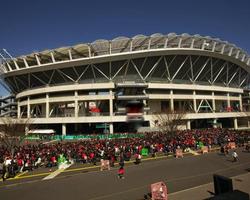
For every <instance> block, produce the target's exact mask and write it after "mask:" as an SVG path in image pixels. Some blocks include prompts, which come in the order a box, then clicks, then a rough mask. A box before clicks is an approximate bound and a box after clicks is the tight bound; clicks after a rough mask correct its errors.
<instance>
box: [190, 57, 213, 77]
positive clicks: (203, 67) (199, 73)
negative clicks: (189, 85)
mask: <svg viewBox="0 0 250 200" xmlns="http://www.w3.org/2000/svg"><path fill="white" fill-rule="evenodd" d="M209 60H210V58H208V59H207V60H206V62H205V64H204V65H203V66H202V68H201V70H200V71H199V72H198V74H197V76H196V77H195V79H194V81H193V82H195V81H196V80H197V79H198V78H199V76H200V75H201V73H202V72H203V70H204V69H205V67H206V66H207V64H208V62H209Z"/></svg>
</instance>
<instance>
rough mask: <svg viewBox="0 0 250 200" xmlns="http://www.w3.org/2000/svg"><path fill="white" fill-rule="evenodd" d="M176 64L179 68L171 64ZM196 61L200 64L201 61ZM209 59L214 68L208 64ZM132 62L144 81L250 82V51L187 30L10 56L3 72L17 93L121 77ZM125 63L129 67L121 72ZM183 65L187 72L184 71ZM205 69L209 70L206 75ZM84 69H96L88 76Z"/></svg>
mask: <svg viewBox="0 0 250 200" xmlns="http://www.w3.org/2000/svg"><path fill="white" fill-rule="evenodd" d="M188 56H189V57H188ZM145 58H149V59H148V60H145ZM208 58H209V59H210V60H207V59H208ZM136 59H137V60H136ZM140 59H144V60H140ZM123 61H124V63H122V62H123ZM224 61H225V62H224ZM171 64H172V66H174V67H172V68H174V69H169V68H170V66H171ZM195 64H196V65H198V66H199V67H195ZM139 65H140V67H138V66H139ZM160 65H165V66H164V67H163V68H162V69H161V70H160V69H159V74H158V75H157V77H154V76H152V74H153V73H155V69H156V67H158V66H160ZM209 65H211V66H212V67H211V69H205V68H208V67H207V66H209ZM114 66H115V67H114ZM118 66H119V67H118ZM124 66H125V67H124ZM144 66H146V67H144ZM132 68H133V70H132V71H134V74H137V77H136V79H138V78H139V79H141V80H142V82H149V81H151V80H153V79H151V80H149V79H150V78H158V81H162V80H160V79H163V78H165V79H166V80H167V81H168V82H174V81H176V80H189V81H190V83H195V82H197V83H198V82H199V81H200V82H207V83H209V84H216V83H217V82H216V81H217V80H219V79H220V78H221V77H219V76H223V75H224V76H225V79H224V81H221V83H222V84H224V85H226V86H229V85H230V84H232V83H234V82H235V81H234V78H235V79H236V77H237V80H238V84H234V87H235V86H236V87H242V86H245V85H247V84H248V82H249V73H250V57H249V55H248V54H247V53H246V52H245V51H243V50H242V49H240V48H238V47H237V46H235V45H234V44H231V43H228V42H226V41H221V40H220V39H218V38H211V37H209V36H205V37H203V36H200V35H189V34H186V33H184V34H181V35H177V34H175V33H170V34H167V35H163V34H159V33H156V34H153V35H151V36H145V35H136V36H134V37H133V38H127V37H117V38H115V39H113V40H96V41H94V42H93V43H86V44H78V45H75V46H70V47H61V48H58V49H52V50H45V51H41V52H36V53H32V54H29V55H25V56H20V57H17V58H12V57H11V58H9V59H5V60H4V63H3V64H1V68H0V69H1V76H2V78H4V80H5V82H6V83H7V84H8V85H9V86H10V88H11V90H12V91H13V92H14V93H17V92H20V91H23V90H25V89H30V88H33V87H41V86H43V85H53V84H54V85H56V84H62V83H67V82H72V83H74V82H75V83H78V82H82V81H85V82H86V80H87V79H89V80H91V79H94V80H95V81H94V82H96V80H97V79H98V76H100V77H99V80H101V79H103V80H105V81H114V80H115V79H114V78H116V80H118V79H122V77H124V76H127V75H129V74H130V75H132V74H133V73H132V71H131V69H132ZM158 68H159V67H158ZM192 68H194V69H192ZM212 68H213V69H212ZM123 69H124V70H125V71H124V73H123V75H121V71H122V70H123ZM183 69H185V72H181V70H183ZM129 70H130V72H129ZM88 71H89V72H88ZM205 72H206V73H207V74H205V75H204V74H203V73H205ZM185 73H186V74H185ZM83 74H85V75H86V74H89V75H90V74H91V75H90V76H89V77H88V78H86V77H84V76H82V75H83ZM208 74H211V78H207V76H208ZM178 76H179V77H178ZM55 77H57V78H55ZM58 77H60V78H58ZM202 77H203V79H202V80H201V78H202ZM231 78H232V80H231ZM56 79H57V80H56ZM59 79H61V80H59ZM83 79H84V80H83ZM130 79H132V80H135V77H133V76H131V77H130ZM199 79H200V80H199ZM97 82H101V81H97Z"/></svg>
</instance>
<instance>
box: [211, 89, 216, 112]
mask: <svg viewBox="0 0 250 200" xmlns="http://www.w3.org/2000/svg"><path fill="white" fill-rule="evenodd" d="M212 106H213V112H216V104H215V97H214V92H212Z"/></svg>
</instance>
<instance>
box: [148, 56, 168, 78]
mask: <svg viewBox="0 0 250 200" xmlns="http://www.w3.org/2000/svg"><path fill="white" fill-rule="evenodd" d="M162 57H163V56H161V57H160V58H159V59H158V60H157V61H156V63H155V64H154V66H153V67H152V68H151V70H150V71H149V72H148V74H147V75H146V76H145V77H144V81H145V80H146V79H147V78H148V76H149V75H150V74H151V72H152V71H153V70H154V69H155V68H156V67H157V65H158V64H159V63H160V61H161V59H162Z"/></svg>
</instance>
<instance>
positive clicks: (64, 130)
mask: <svg viewBox="0 0 250 200" xmlns="http://www.w3.org/2000/svg"><path fill="white" fill-rule="evenodd" d="M66 131H67V130H66V124H62V136H65V135H66Z"/></svg>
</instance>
